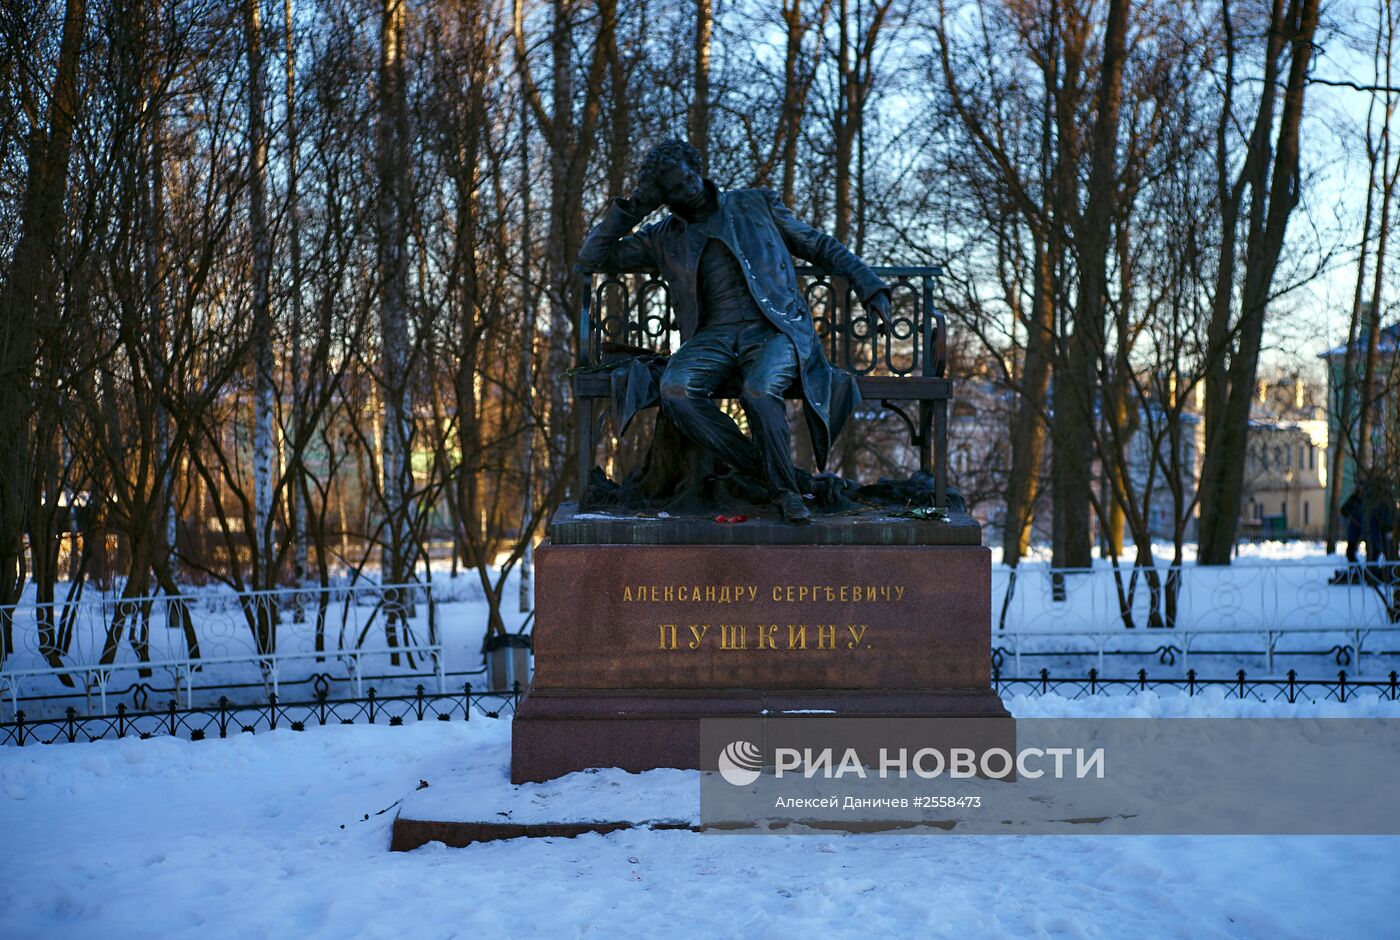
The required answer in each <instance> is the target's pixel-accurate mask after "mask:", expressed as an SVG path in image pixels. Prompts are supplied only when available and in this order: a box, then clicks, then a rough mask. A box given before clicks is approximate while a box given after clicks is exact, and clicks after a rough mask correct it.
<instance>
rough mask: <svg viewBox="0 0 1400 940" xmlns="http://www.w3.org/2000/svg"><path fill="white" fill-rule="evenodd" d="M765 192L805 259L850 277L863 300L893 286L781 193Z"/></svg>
mask: <svg viewBox="0 0 1400 940" xmlns="http://www.w3.org/2000/svg"><path fill="white" fill-rule="evenodd" d="M763 195H764V197H765V198H766V199H767V200H768V209H769V211H770V212H772V214H773V221H775V222H776V223H777V224H778V230H779V231H780V232H782V234H783V241H784V242H785V243H786V244H787V249H788V251H790V252H792V253H793V254H794V255H796V256H797V257H799V258H801V259H803V260H804V261H809V262H811V263H812V264H814V265H816V266H817V267H819V268H821V269H822V270H823V271H825V272H826V273H827V274H830V275H831V276H832V277H841V278H845V279H846V280H848V281H850V282H851V284H852V286H854V287H855V289H856V295H857V296H859V297H860V299H861V300H870V299H871V298H872V297H874V296H875V295H876V294H878V293H879V292H880V291H887V290H889V288H888V287H887V286H886V284H885V282H884V281H882V280H880V278H879V276H878V275H876V274H875V272H874V271H872V270H870V268H869V266H868V265H866V263H865V262H863V261H861V260H860V259H859V258H857V257H856V256H855V254H854V253H852V251H851V250H850V249H849V248H847V247H846V246H845V245H843V244H841V243H840V242H839V241H837V240H836V239H834V238H832V237H831V236H830V235H828V234H826V233H825V232H819V231H817V230H816V229H814V228H812V226H810V225H808V224H807V223H806V222H803V221H801V220H800V219H798V218H797V217H796V216H795V215H793V214H792V210H791V209H789V208H788V207H787V206H785V205H784V204H783V200H782V198H781V197H780V196H779V195H778V194H777V193H775V192H773V191H771V190H764V192H763Z"/></svg>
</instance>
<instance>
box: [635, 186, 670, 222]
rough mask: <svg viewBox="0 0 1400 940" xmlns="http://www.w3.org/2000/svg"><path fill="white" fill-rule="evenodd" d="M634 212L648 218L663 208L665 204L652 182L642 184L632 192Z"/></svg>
mask: <svg viewBox="0 0 1400 940" xmlns="http://www.w3.org/2000/svg"><path fill="white" fill-rule="evenodd" d="M631 200H632V211H633V212H635V213H637V214H638V215H641V216H648V215H651V214H652V213H653V212H655V211H656V210H657V209H659V208H660V207H661V203H662V202H664V201H665V200H663V199H662V198H661V193H660V192H658V191H657V188H656V186H655V184H653V183H651V182H650V181H646V182H641V183H638V184H637V185H636V187H635V188H633V190H632V196H631Z"/></svg>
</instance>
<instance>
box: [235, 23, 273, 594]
mask: <svg viewBox="0 0 1400 940" xmlns="http://www.w3.org/2000/svg"><path fill="white" fill-rule="evenodd" d="M243 26H244V37H245V40H246V42H247V56H248V217H249V227H250V234H251V236H252V248H253V259H252V260H253V298H252V300H253V310H252V313H253V322H252V329H253V531H252V533H250V535H251V538H250V540H249V549H250V550H251V551H252V554H253V571H252V584H253V587H254V588H255V589H266V588H270V587H272V582H273V575H274V573H273V571H272V570H271V565H272V557H273V554H274V552H273V537H272V490H273V482H274V481H273V452H274V447H273V444H274V436H273V427H272V425H273V410H274V408H275V407H276V398H275V395H276V388H275V386H274V385H273V381H272V369H273V362H272V297H271V293H270V290H269V281H270V279H271V276H272V233H271V231H270V228H269V224H268V217H267V118H266V99H267V91H266V88H265V77H264V75H263V52H262V42H263V37H262V0H245V2H244V6H243Z"/></svg>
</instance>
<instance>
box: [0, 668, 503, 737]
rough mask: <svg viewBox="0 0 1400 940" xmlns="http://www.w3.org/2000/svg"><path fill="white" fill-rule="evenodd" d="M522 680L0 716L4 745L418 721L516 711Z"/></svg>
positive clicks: (170, 702)
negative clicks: (505, 688) (489, 685)
mask: <svg viewBox="0 0 1400 940" xmlns="http://www.w3.org/2000/svg"><path fill="white" fill-rule="evenodd" d="M520 695H521V689H520V684H519V683H516V684H515V688H514V689H513V690H511V691H509V692H480V691H473V689H472V686H471V684H470V683H466V684H464V685H463V686H462V691H460V692H445V693H443V692H428V691H426V690H425V689H424V687H423V686H421V685H420V686H418V688H417V691H416V692H415V693H414V694H411V695H379V694H377V693H376V692H375V690H374V689H372V688H371V689H369V691H368V692H367V694H366V695H365V696H364V697H363V698H339V699H333V698H330V697H329V695H327V694H326V690H325V689H324V687H322V688H318V689H317V695H316V698H315V699H314V700H311V701H299V702H298V701H292V702H284V701H281V700H279V699H278V697H277V696H276V695H269V696H268V697H267V701H266V702H264V703H262V704H258V705H235V704H233V703H231V702H229V700H228V698H227V697H226V696H221V697H220V698H219V701H218V703H217V704H215V705H209V706H200V707H194V708H184V707H181V706H180V705H179V703H178V702H177V701H176V700H175V699H173V698H172V699H171V700H170V701H169V702H168V703H167V704H166V706H165V708H160V709H150V710H140V709H131V708H127V706H126V704H125V703H122V704H119V705H118V706H117V707H116V709H115V711H114V712H113V713H112V714H109V715H80V714H79V713H78V710H77V709H76V708H72V707H70V708H68V709H67V712H66V713H65V714H64V715H63V716H61V717H49V718H40V719H35V720H29V719H27V718H26V717H25V714H24V712H22V711H21V712H19V713H18V714H16V716H15V720H14V721H11V722H3V723H0V745H7V744H8V745H16V746H19V747H23V746H25V745H28V744H58V743H62V742H68V743H77V742H79V741H100V740H103V739H110V738H126V737H136V738H153V737H167V736H168V737H180V738H188V739H189V740H191V741H202V740H204V739H205V738H216V737H217V738H226V737H228V736H229V735H231V734H253V733H256V732H259V731H275V730H277V729H278V728H288V729H290V730H292V731H305V730H306V729H307V728H309V727H312V726H314V725H322V726H324V725H355V724H385V725H390V726H397V725H404V724H408V723H410V722H415V721H467V720H469V719H470V718H471V716H472V712H473V711H475V712H477V714H479V715H482V716H484V717H487V718H499V717H501V716H502V715H507V714H514V713H515V706H516V704H517V703H518V702H519V701H520Z"/></svg>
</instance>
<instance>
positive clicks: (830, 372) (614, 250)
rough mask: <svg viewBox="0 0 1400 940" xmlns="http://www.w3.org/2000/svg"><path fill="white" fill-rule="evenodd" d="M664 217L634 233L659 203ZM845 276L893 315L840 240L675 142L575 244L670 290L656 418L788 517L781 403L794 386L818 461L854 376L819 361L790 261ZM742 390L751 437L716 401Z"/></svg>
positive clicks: (883, 321) (793, 501)
mask: <svg viewBox="0 0 1400 940" xmlns="http://www.w3.org/2000/svg"><path fill="white" fill-rule="evenodd" d="M663 204H664V205H665V206H667V207H668V208H669V209H670V210H671V211H670V214H668V215H667V216H666V217H665V218H663V219H660V220H658V221H655V222H651V223H649V224H647V225H644V226H642V227H641V228H640V229H637V230H636V231H633V229H635V228H636V226H637V225H638V224H639V223H640V222H641V221H642V220H643V219H645V218H646V217H647V216H648V215H650V214H651V213H652V212H653V211H655V210H656V209H658V208H660V207H661V206H662V205H663ZM794 255H795V256H797V257H799V258H802V259H803V260H805V261H808V262H810V263H811V264H813V265H815V266H817V267H819V268H821V269H823V270H825V271H826V272H827V273H829V274H830V275H831V276H833V277H837V278H843V279H845V280H846V281H848V282H849V283H850V284H851V285H852V286H853V287H854V288H855V291H856V294H857V296H859V297H860V298H861V300H862V302H863V303H864V304H865V306H866V308H867V309H868V310H870V311H871V312H873V313H874V314H876V315H878V317H879V318H880V319H879V323H880V327H879V328H880V329H885V328H887V327H888V324H889V323H890V293H889V289H888V288H887V287H886V285H885V283H884V282H883V281H882V280H880V278H879V277H877V276H876V275H875V273H874V272H873V271H871V270H870V268H869V267H867V266H866V265H865V264H864V263H863V262H862V261H861V260H860V259H859V258H857V257H856V256H855V255H854V254H852V253H851V252H850V250H849V249H847V248H846V246H844V245H842V244H841V243H840V242H839V241H837V240H836V239H834V238H832V237H831V236H829V235H826V234H823V233H822V232H819V231H817V230H816V229H814V228H812V227H811V226H809V225H806V224H805V223H803V222H800V221H798V220H797V219H796V218H795V217H794V216H793V214H792V213H791V212H790V211H789V210H788V208H787V206H785V205H784V204H783V202H782V200H781V199H780V198H779V197H778V196H777V195H776V194H775V193H772V192H770V191H768V190H760V189H743V190H731V191H728V192H721V191H720V190H719V189H718V188H717V187H716V186H715V184H714V183H713V182H712V181H711V180H709V179H706V178H704V177H702V176H701V173H700V155H699V153H698V152H697V151H696V150H695V148H694V147H692V146H691V145H690V144H688V143H686V142H685V141H681V140H672V141H667V142H665V143H662V144H660V145H658V146H656V147H654V148H652V150H651V151H650V152H649V153H648V154H647V156H646V158H645V160H644V161H643V162H642V167H641V171H640V173H639V174H638V182H637V185H636V187H635V188H634V189H633V191H632V194H631V196H630V197H628V198H622V197H614V198H613V199H612V200H610V201H609V203H608V207H607V210H606V211H605V212H604V214H603V219H602V221H601V222H599V223H598V225H597V226H596V227H595V228H594V229H593V231H592V232H590V233H589V235H588V239H587V240H586V241H585V242H584V245H583V248H582V250H580V252H579V258H578V267H579V269H580V270H582V271H587V272H605V273H616V272H621V271H628V270H635V269H637V268H649V267H654V268H656V269H657V270H658V271H660V273H661V276H662V278H663V280H664V281H665V282H666V286H667V289H668V290H669V292H670V297H671V304H672V309H673V310H674V311H675V316H676V319H677V321H678V324H679V332H680V336H681V346H680V348H679V349H678V350H676V352H675V353H673V354H672V355H671V357H670V361H669V362H668V363H667V365H666V368H665V371H664V372H663V373H662V376H661V383H660V386H661V387H660V395H661V409H662V412H663V414H665V415H666V417H668V418H669V419H670V420H671V421H672V423H674V424H675V426H676V427H677V428H678V429H679V430H680V431H681V433H682V434H684V435H686V436H687V437H688V438H690V439H691V440H693V441H696V442H697V443H699V444H701V445H703V446H704V447H705V448H707V449H708V450H709V451H710V452H712V453H713V454H715V455H716V456H717V457H719V458H720V459H722V460H724V461H726V462H727V463H729V464H730V465H732V466H734V467H735V468H736V469H737V470H739V471H741V472H742V473H745V474H747V475H749V476H751V477H753V478H755V479H757V480H761V481H763V482H764V483H765V484H766V485H767V487H768V489H769V492H770V496H771V498H772V499H773V501H774V503H775V504H776V505H777V506H778V508H779V509H780V511H781V512H782V514H783V518H784V519H786V520H787V521H788V522H791V523H798V524H801V523H807V522H810V521H811V520H812V513H811V511H810V510H809V509H808V508H807V506H806V505H805V504H804V502H803V498H802V493H801V491H800V489H799V486H798V482H797V476H796V473H795V470H794V468H793V463H792V455H791V446H790V445H791V440H790V437H791V435H790V432H789V430H788V423H787V416H786V412H785V409H784V404H783V399H784V394H785V393H786V392H787V391H788V390H790V389H791V390H795V391H797V392H798V393H800V395H801V398H802V403H803V412H804V415H805V418H806V423H807V428H808V431H809V432H810V434H811V437H812V450H813V453H814V455H815V456H816V460H817V466H818V467H819V468H822V467H825V463H826V456H827V453H828V452H829V450H830V447H831V442H832V440H833V439H834V438H835V436H836V435H837V433H839V432H840V430H841V427H842V425H843V424H844V423H845V421H846V419H847V418H848V417H850V414H851V412H852V411H853V410H854V408H855V406H856V405H857V404H858V403H859V401H860V392H859V391H858V390H857V388H856V383H855V379H854V377H852V376H851V375H850V374H849V373H847V372H845V371H843V370H840V369H837V368H836V367H834V366H832V365H831V363H830V362H828V361H827V358H826V356H825V355H824V354H823V352H822V347H821V342H820V340H819V339H818V337H817V334H816V331H815V329H814V328H813V326H812V312H811V310H810V309H808V307H807V304H806V301H805V300H804V299H803V297H802V292H801V290H800V289H799V287H798V284H797V274H796V270H795V268H794V266H793V261H792V256H794ZM726 387H731V388H732V387H737V388H738V389H739V400H740V403H741V405H742V407H743V410H744V414H745V415H746V416H747V418H748V424H749V428H750V430H751V431H752V433H753V439H752V440H751V439H750V438H749V437H747V436H745V435H744V433H743V432H742V431H741V430H740V429H739V426H738V425H737V424H735V423H734V421H733V419H732V418H730V417H729V416H728V415H726V414H725V413H724V412H723V411H722V410H721V409H720V408H719V406H718V405H717V404H715V401H714V396H715V395H716V393H718V392H719V391H720V390H721V389H722V388H726Z"/></svg>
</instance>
